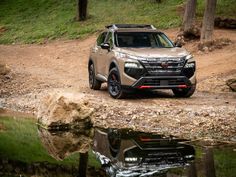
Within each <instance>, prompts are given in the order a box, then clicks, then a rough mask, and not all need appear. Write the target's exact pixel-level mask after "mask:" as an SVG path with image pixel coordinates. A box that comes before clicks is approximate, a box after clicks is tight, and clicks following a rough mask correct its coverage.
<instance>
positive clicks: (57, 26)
mask: <svg viewBox="0 0 236 177" xmlns="http://www.w3.org/2000/svg"><path fill="white" fill-rule="evenodd" d="M183 2H185V1H184V0H164V1H163V2H162V3H161V4H158V3H156V2H155V0H119V1H118V0H89V8H88V10H89V19H88V20H87V21H85V22H76V21H75V20H74V19H75V7H76V0H60V1H57V0H1V1H0V43H2V44H11V43H43V42H46V41H48V40H53V39H58V38H60V39H77V38H83V37H86V36H88V35H90V34H92V33H95V32H97V31H99V30H101V29H103V28H104V26H105V25H107V24H111V23H149V24H154V25H155V26H156V27H158V28H161V29H163V28H173V27H178V26H180V25H181V20H182V17H181V15H180V12H178V10H177V6H179V5H180V6H181V5H182V4H183ZM234 4H235V0H218V7H217V15H220V16H234V17H235V14H236V12H235V9H236V8H235V5H234ZM203 9H204V0H200V1H198V16H200V15H202V14H203ZM1 31H2V32H1Z"/></svg>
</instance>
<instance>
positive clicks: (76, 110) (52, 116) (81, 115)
mask: <svg viewBox="0 0 236 177" xmlns="http://www.w3.org/2000/svg"><path fill="white" fill-rule="evenodd" d="M93 112H94V108H91V107H90V106H89V102H88V100H87V99H86V97H85V95H84V94H73V93H60V92H58V93H53V94H50V95H48V96H46V97H45V98H44V99H43V100H42V101H41V105H40V106H39V110H38V122H39V124H40V125H41V126H43V127H44V128H46V129H54V130H55V129H61V130H62V129H75V128H76V129H89V128H91V116H92V115H93Z"/></svg>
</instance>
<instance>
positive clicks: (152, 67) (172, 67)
mask: <svg viewBox="0 0 236 177" xmlns="http://www.w3.org/2000/svg"><path fill="white" fill-rule="evenodd" d="M140 62H141V63H142V64H143V66H144V67H145V68H146V70H147V72H148V74H149V75H150V76H156V75H158V76H166V75H168V76H174V75H175V76H176V75H180V74H181V71H182V68H183V67H184V64H185V60H184V58H183V57H182V58H152V59H147V60H142V61H140Z"/></svg>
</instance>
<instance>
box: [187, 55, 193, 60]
mask: <svg viewBox="0 0 236 177" xmlns="http://www.w3.org/2000/svg"><path fill="white" fill-rule="evenodd" d="M191 58H193V56H192V55H191V54H189V55H187V56H186V57H185V59H186V60H189V59H191Z"/></svg>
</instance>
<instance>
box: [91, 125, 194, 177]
mask: <svg viewBox="0 0 236 177" xmlns="http://www.w3.org/2000/svg"><path fill="white" fill-rule="evenodd" d="M184 141H185V140H183V139H178V138H174V137H165V136H163V135H156V134H152V133H144V132H135V131H131V130H127V129H108V130H102V129H95V131H94V141H93V147H92V149H93V152H94V153H95V155H96V157H97V158H98V160H99V161H100V163H101V165H102V167H103V168H104V170H105V171H106V173H107V174H108V176H111V177H113V176H114V177H118V176H127V177H131V176H132V177H136V176H154V175H155V176H156V175H158V174H163V173H166V171H168V170H171V169H175V168H184V167H186V166H188V165H189V163H191V162H192V161H193V160H194V159H195V149H194V147H193V146H191V145H188V144H184Z"/></svg>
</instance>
